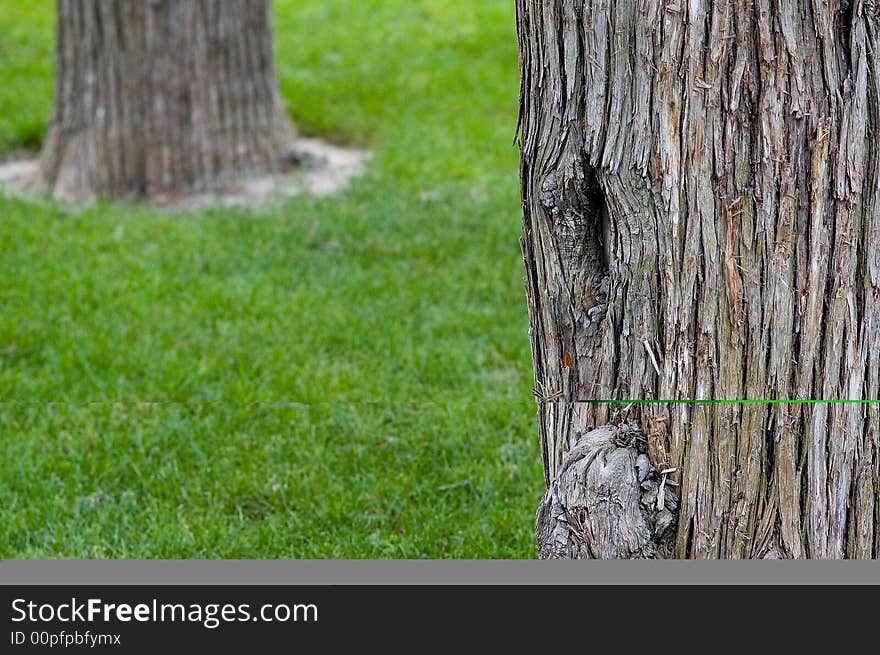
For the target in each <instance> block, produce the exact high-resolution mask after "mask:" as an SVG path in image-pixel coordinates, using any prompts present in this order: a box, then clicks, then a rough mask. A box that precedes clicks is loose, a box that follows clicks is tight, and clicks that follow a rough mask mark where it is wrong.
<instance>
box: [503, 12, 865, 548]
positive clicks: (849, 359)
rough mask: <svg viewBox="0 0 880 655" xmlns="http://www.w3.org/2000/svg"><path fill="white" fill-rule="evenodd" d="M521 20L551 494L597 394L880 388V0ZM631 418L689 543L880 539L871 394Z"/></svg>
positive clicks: (671, 408) (529, 242)
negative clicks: (675, 497) (673, 492)
mask: <svg viewBox="0 0 880 655" xmlns="http://www.w3.org/2000/svg"><path fill="white" fill-rule="evenodd" d="M517 17H518V32H519V42H520V59H521V68H522V72H523V76H522V89H521V117H520V125H521V150H522V158H521V171H520V173H521V182H522V193H523V220H524V232H523V240H522V245H523V255H524V259H525V262H526V273H527V274H526V284H527V292H528V297H529V305H530V334H531V339H532V350H533V358H534V364H535V383H536V384H535V394H536V396H537V397H538V400H539V403H538V405H539V417H540V418H539V425H540V429H541V443H542V452H543V453H544V464H545V475H546V478H547V482H548V484H550V483H551V482H552V481H553V480H554V478H555V477H556V475H557V473H558V472H559V470H560V467H561V466H562V463H563V460H564V458H565V456H566V453H567V452H568V450H569V449H570V448H572V446H573V444H576V443H577V442H578V439H579V438H580V435H584V434H587V433H589V432H590V431H592V430H594V429H595V428H597V427H600V426H602V425H604V424H606V423H608V422H609V421H611V420H613V417H614V411H615V408H619V407H620V405H611V404H607V403H601V402H596V401H599V400H627V399H638V400H658V401H662V400H739V399H748V400H798V399H800V400H807V399H810V400H859V401H864V400H878V399H880V386H878V378H880V263H878V260H880V199H878V198H880V193H878V189H880V173H878V169H880V163H878V162H880V147H878V141H877V134H878V126H880V92H878V89H880V81H878V80H880V75H878V73H880V65H878V57H877V54H878V52H877V50H878V38H880V33H878V29H880V27H878V26H880V6H878V4H877V3H876V2H874V1H871V0H862V1H858V2H852V3H849V2H840V1H838V0H812V1H811V2H810V3H806V4H805V3H797V2H793V1H792V0H754V2H750V3H739V2H732V1H725V0H714V1H710V0H694V1H691V2H677V1H675V0H666V1H664V2H662V3H658V2H653V1H651V0H627V1H624V2H616V3H612V2H608V1H607V0H553V1H550V2H539V1H538V0H518V2H517ZM597 291H598V292H601V293H597ZM597 297H601V302H598V303H597ZM599 306H601V309H597V308H598V307H599ZM591 310H592V313H591ZM632 412H633V417H634V420H636V421H637V422H638V423H639V424H640V425H641V429H642V430H644V432H645V434H646V435H653V437H651V439H652V440H653V441H654V442H655V444H656V448H655V449H654V452H653V453H652V462H653V463H654V465H655V466H656V467H661V466H663V467H667V468H675V469H677V470H676V472H675V473H674V474H673V476H675V478H676V480H678V481H680V482H681V484H682V487H681V507H680V510H679V517H678V527H677V533H676V537H675V553H676V555H678V556H681V557H684V556H688V557H762V556H765V555H767V554H768V553H772V554H775V555H777V556H781V557H833V558H839V557H866V556H877V555H878V543H880V541H878V534H880V527H878V523H880V502H878V500H877V496H878V494H877V492H878V491H880V487H878V484H880V478H878V469H880V462H878V436H877V433H878V406H877V405H876V404H857V403H852V404H819V405H815V406H806V405H798V404H775V405H769V404H763V403H730V404H724V405H718V404H711V403H710V404H697V405H694V404H686V403H674V404H673V403H663V402H658V403H656V404H654V403H651V404H647V405H645V404H640V405H638V406H636V407H635V408H634V409H633V410H632Z"/></svg>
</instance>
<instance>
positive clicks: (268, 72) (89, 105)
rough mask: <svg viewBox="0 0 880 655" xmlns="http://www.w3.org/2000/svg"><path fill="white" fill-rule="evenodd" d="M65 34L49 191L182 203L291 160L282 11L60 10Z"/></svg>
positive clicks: (252, 3) (221, 6)
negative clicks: (277, 31)
mask: <svg viewBox="0 0 880 655" xmlns="http://www.w3.org/2000/svg"><path fill="white" fill-rule="evenodd" d="M57 30H58V36H57V55H56V84H55V101H54V107H53V112H52V117H51V120H50V124H49V133H48V136H47V139H46V142H45V144H44V147H43V150H42V153H41V158H40V167H39V176H38V179H37V180H36V181H35V187H36V188H37V190H39V191H41V192H43V193H48V194H51V195H52V196H54V197H56V198H60V199H66V200H73V201H77V200H84V199H88V198H92V197H106V196H124V197H149V196H155V195H157V194H174V193H177V192H186V191H189V190H202V189H210V188H213V187H217V186H222V185H224V184H225V183H226V182H229V181H230V180H233V179H235V178H236V177H238V176H241V175H244V174H248V173H254V172H262V171H270V170H274V169H276V168H278V167H282V166H284V165H285V163H286V162H287V160H288V159H289V157H290V147H291V140H292V137H293V131H292V128H291V126H290V124H289V122H288V118H287V116H286V114H285V111H284V106H283V103H282V101H281V98H280V95H279V91H278V83H277V76H276V71H275V64H274V53H273V41H272V21H271V2H270V0H131V1H130V2H115V1H113V0H58V28H57Z"/></svg>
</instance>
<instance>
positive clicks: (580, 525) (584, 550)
mask: <svg viewBox="0 0 880 655" xmlns="http://www.w3.org/2000/svg"><path fill="white" fill-rule="evenodd" d="M677 511H678V493H677V491H676V490H675V488H674V487H673V483H672V482H670V481H669V480H668V478H667V474H664V473H663V472H662V471H659V470H657V469H656V468H655V467H654V466H653V465H652V464H651V461H650V458H649V457H648V455H647V441H646V439H645V437H644V435H643V434H642V433H641V431H640V430H639V428H637V427H635V426H633V425H631V424H624V425H620V426H611V425H608V426H603V427H601V428H598V429H596V430H593V431H591V432H588V433H587V434H585V435H582V436H580V438H579V439H578V441H577V442H576V443H575V445H574V447H573V448H572V449H571V450H570V451H569V452H568V453H567V454H566V455H565V458H564V459H563V462H562V467H561V468H560V470H559V474H558V475H557V476H556V477H555V478H554V479H553V481H552V482H551V483H550V487H549V488H548V489H547V493H546V494H545V495H544V498H543V499H542V500H541V504H540V505H539V507H538V515H537V520H536V524H535V533H536V535H537V538H538V552H539V554H540V556H541V558H543V559H654V558H663V557H668V556H670V555H671V553H672V547H673V543H672V542H673V538H674V534H675V530H674V527H675V523H676V514H677Z"/></svg>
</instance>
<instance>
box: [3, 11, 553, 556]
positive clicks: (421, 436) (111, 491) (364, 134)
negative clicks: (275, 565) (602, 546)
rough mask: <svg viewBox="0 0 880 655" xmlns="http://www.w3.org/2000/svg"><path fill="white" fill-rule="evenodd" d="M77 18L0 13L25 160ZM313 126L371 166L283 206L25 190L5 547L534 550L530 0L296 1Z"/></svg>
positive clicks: (7, 307)
mask: <svg viewBox="0 0 880 655" xmlns="http://www.w3.org/2000/svg"><path fill="white" fill-rule="evenodd" d="M53 11H54V3H48V2H45V3H34V2H29V1H28V0H4V2H3V3H2V4H0V157H10V156H12V155H13V154H14V153H17V152H19V151H28V150H33V149H35V148H38V147H39V144H40V141H41V139H42V138H43V134H44V131H45V124H46V119H47V117H48V114H49V109H50V103H51V96H52V85H53V82H52V74H53V73H52V68H53V46H54V42H53V20H54V18H53ZM275 14H276V18H275V30H276V48H277V56H278V66H279V72H280V77H281V87H282V91H283V94H284V97H285V100H286V102H287V107H288V111H289V112H290V114H291V116H292V117H293V120H294V121H295V123H296V125H297V126H298V129H299V130H300V132H301V133H303V134H306V135H316V136H321V137H323V138H326V139H329V140H331V141H334V142H338V143H346V144H354V145H358V146H365V147H368V148H370V149H372V151H373V153H374V156H373V160H372V161H371V163H370V166H369V170H368V172H367V174H366V175H365V176H364V177H362V178H361V179H359V180H357V181H356V182H355V183H354V184H353V185H352V186H351V187H350V188H349V189H348V190H347V191H345V192H344V193H343V194H341V195H338V196H336V197H332V198H326V199H321V200H316V199H309V198H297V199H294V200H292V201H290V202H288V203H286V204H285V205H283V206H280V207H276V208H272V209H265V210H259V211H245V210H230V209H222V210H220V209H215V210H209V211H204V212H199V213H188V214H172V213H168V212H163V211H158V210H149V209H145V208H140V207H135V206H130V205H123V204H113V203H103V204H100V205H97V206H93V207H90V208H87V209H73V208H69V207H64V206H62V205H57V204H51V203H33V202H28V201H24V200H20V199H15V198H12V197H3V196H0V251H2V256H0V401H2V402H0V557H3V558H19V557H23V558H49V557H52V558H54V557H70V558H152V557H159V558H191V557H196V558H198V557H230V558H239V557H246V558H289V557H304V558H314V557H334V558H335V557H345V558H361V557H372V558H383V557H410V558H422V557H432V558H434V557H437V558H441V557H457V558H470V557H480V558H516V557H532V556H533V554H534V546H533V537H532V524H533V517H534V510H535V507H536V504H537V501H538V497H539V495H540V493H541V490H542V481H541V463H540V455H539V451H538V445H537V439H536V426H535V422H534V414H535V412H534V402H533V400H532V398H531V394H530V389H531V367H530V359H529V358H530V355H529V344H528V325H527V314H526V304H525V298H524V288H523V271H522V262H521V259H520V253H519V245H518V237H519V233H520V219H519V201H518V183H517V152H516V149H515V147H514V146H513V138H514V131H515V126H516V109H517V84H518V83H517V52H516V35H515V30H514V25H515V19H514V10H513V7H512V3H511V2H509V0H481V1H474V0H417V1H415V0H360V1H358V2H351V0H276V1H275Z"/></svg>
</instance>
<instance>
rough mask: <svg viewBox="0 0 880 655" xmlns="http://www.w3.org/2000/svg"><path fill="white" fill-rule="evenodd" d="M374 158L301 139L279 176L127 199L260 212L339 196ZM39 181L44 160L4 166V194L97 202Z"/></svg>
mask: <svg viewBox="0 0 880 655" xmlns="http://www.w3.org/2000/svg"><path fill="white" fill-rule="evenodd" d="M369 158H370V153H369V152H368V151H366V150H359V149H354V148H342V147H339V146H334V145H331V144H329V143H326V142H324V141H321V140H319V139H296V140H294V142H293V145H292V147H291V149H290V152H289V155H288V156H287V157H286V158H285V160H286V161H287V165H286V166H284V167H278V170H276V171H275V172H265V173H256V172H255V173H252V174H250V175H243V176H241V177H240V178H238V179H235V180H226V181H221V180H217V181H216V182H215V183H213V184H210V185H207V186H206V188H203V189H194V190H180V191H175V192H168V191H163V192H159V193H155V194H151V195H146V196H135V195H131V196H129V197H123V198H122V200H127V201H136V202H140V203H143V204H145V205H148V206H152V207H162V208H165V209H172V210H179V211H193V210H199V209H206V208H209V207H218V206H219V207H244V208H250V209H256V208H260V207H263V206H269V205H273V204H278V203H281V202H284V201H285V200H287V199H289V198H292V197H294V196H297V195H301V194H308V195H311V196H317V197H322V196H327V195H332V194H334V193H337V192H339V191H341V190H343V189H344V188H345V187H346V186H347V185H348V184H349V182H350V181H351V180H352V179H353V178H355V177H358V176H360V175H361V174H362V173H363V172H364V169H365V166H366V163H367V161H368V160H369ZM39 179H40V160H39V158H34V159H21V160H15V161H9V162H5V163H2V164H0V189H3V190H5V191H7V192H10V193H13V194H15V195H19V196H23V197H26V198H28V199H31V200H39V199H52V200H57V201H61V202H68V203H72V204H80V205H85V204H89V203H90V202H92V201H94V199H95V195H94V194H89V193H82V194H76V195H75V196H65V195H64V194H57V193H46V192H45V190H42V189H41V188H40V185H39Z"/></svg>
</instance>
